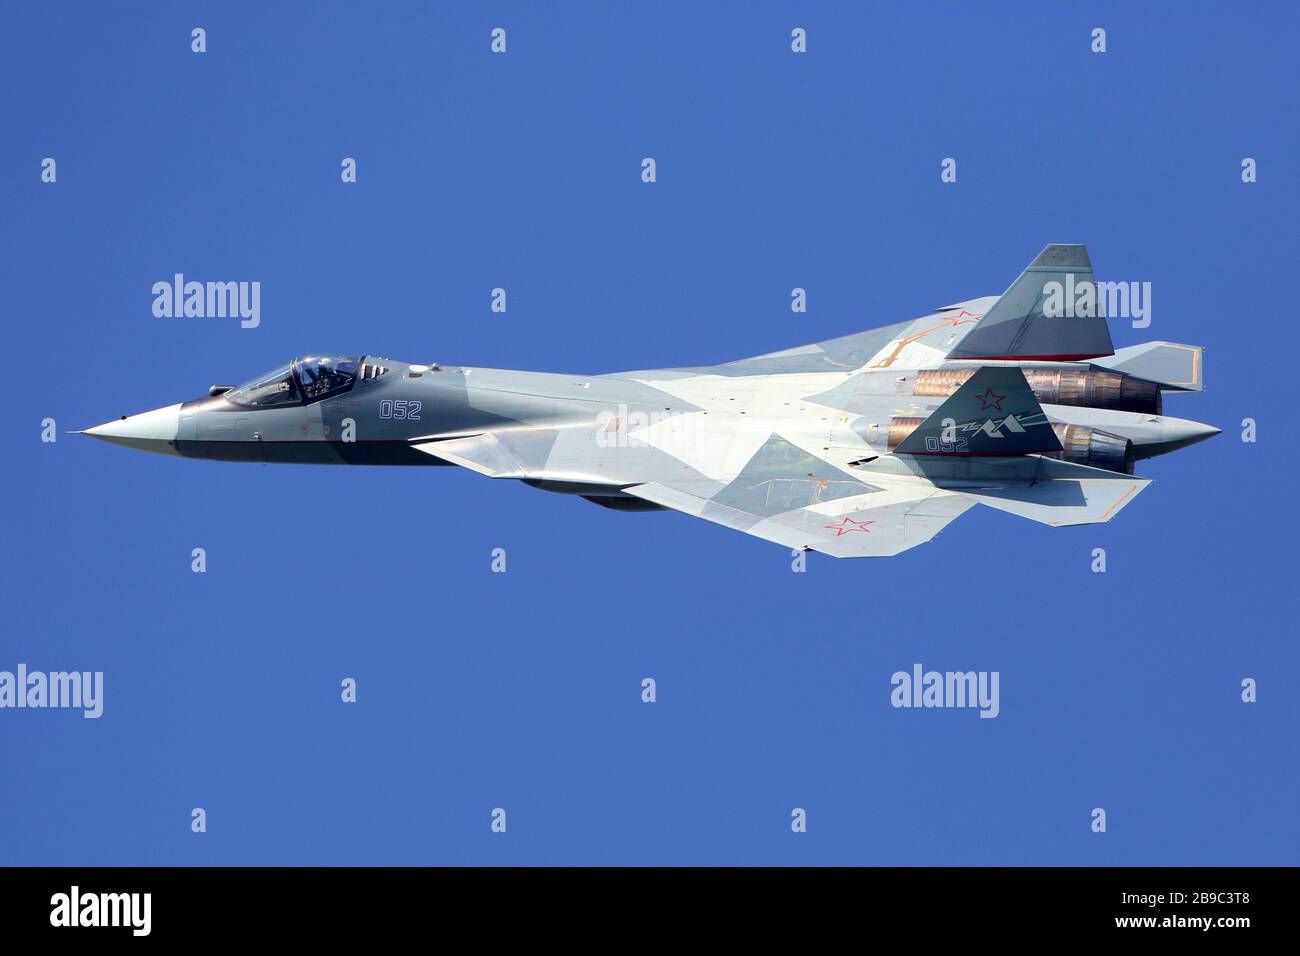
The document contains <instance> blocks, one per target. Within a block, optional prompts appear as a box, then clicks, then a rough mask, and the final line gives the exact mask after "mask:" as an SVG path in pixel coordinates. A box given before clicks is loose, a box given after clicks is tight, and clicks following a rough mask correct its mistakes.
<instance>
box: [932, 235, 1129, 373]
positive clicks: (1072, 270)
mask: <svg viewBox="0 0 1300 956" xmlns="http://www.w3.org/2000/svg"><path fill="white" fill-rule="evenodd" d="M1049 283H1057V284H1058V285H1057V290H1059V291H1057V290H1049V288H1048V284H1049ZM1084 283H1087V284H1088V286H1091V304H1092V308H1088V309H1084V310H1083V311H1085V312H1087V313H1089V314H1088V315H1087V316H1086V317H1080V316H1079V315H1078V314H1077V313H1076V311H1075V309H1074V308H1073V306H1074V304H1075V302H1076V301H1078V300H1077V298H1076V296H1075V291H1076V290H1083V289H1085V285H1084ZM1053 295H1056V296H1059V298H1058V299H1057V301H1058V302H1060V304H1061V305H1062V309H1061V310H1060V311H1059V312H1057V311H1056V310H1053V311H1054V313H1055V314H1056V317H1053V316H1050V315H1047V314H1045V313H1044V308H1043V306H1044V302H1045V301H1047V300H1048V299H1049V297H1050V296H1053ZM1085 301H1086V300H1085ZM1100 312H1101V309H1100V308H1099V307H1097V294H1096V283H1095V282H1094V280H1093V277H1092V262H1091V261H1090V260H1089V259H1088V248H1087V247H1086V246H1082V245H1073V246H1066V245H1056V246H1048V247H1046V248H1045V249H1044V250H1043V251H1042V252H1040V253H1039V254H1038V258H1036V259H1035V260H1034V261H1033V262H1031V263H1030V264H1029V268H1027V269H1025V271H1024V272H1022V273H1020V278H1019V279H1017V280H1016V281H1015V282H1013V283H1012V284H1011V288H1009V289H1007V291H1006V292H1004V293H1002V296H1001V298H999V299H998V300H997V302H995V303H994V304H993V306H992V308H990V309H989V310H988V312H986V313H985V314H984V317H983V318H982V319H980V321H979V323H978V324H977V325H976V326H975V327H974V328H973V329H971V330H970V332H969V333H968V334H967V335H966V337H965V338H964V339H962V340H961V341H960V342H958V343H957V346H956V348H954V349H953V350H952V352H950V353H949V355H948V358H949V359H1019V360H1022V361H1023V360H1029V359H1034V360H1037V361H1045V362H1070V361H1076V360H1079V359H1087V358H1096V357H1098V356H1102V355H1110V354H1111V353H1112V352H1114V350H1115V349H1114V346H1112V345H1111V341H1110V330H1109V329H1108V328H1107V327H1106V319H1105V318H1104V317H1103V316H1102V315H1101V314H1100ZM1062 313H1063V314H1062Z"/></svg>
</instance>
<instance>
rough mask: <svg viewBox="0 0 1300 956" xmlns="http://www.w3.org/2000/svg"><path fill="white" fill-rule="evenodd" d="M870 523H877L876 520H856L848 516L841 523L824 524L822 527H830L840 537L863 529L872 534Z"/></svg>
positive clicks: (865, 532)
mask: <svg viewBox="0 0 1300 956" xmlns="http://www.w3.org/2000/svg"><path fill="white" fill-rule="evenodd" d="M869 524H875V522H874V521H854V520H853V519H852V518H848V517H846V518H845V519H844V520H843V521H841V522H840V523H839V524H824V525H822V527H823V528H830V529H831V530H832V531H834V532H835V537H837V538H838V537H839V536H840V535H844V534H848V533H849V532H850V531H861V532H863V533H864V534H871V529H870V528H868V527H867V525H869Z"/></svg>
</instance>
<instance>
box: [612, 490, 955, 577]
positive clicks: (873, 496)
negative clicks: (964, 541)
mask: <svg viewBox="0 0 1300 956" xmlns="http://www.w3.org/2000/svg"><path fill="white" fill-rule="evenodd" d="M742 480H743V479H737V481H736V482H732V484H731V485H727V486H725V487H724V488H723V489H722V491H721V492H716V491H715V492H714V493H712V496H711V497H709V494H710V488H709V487H708V486H711V485H712V486H714V488H716V482H707V481H706V482H697V483H694V484H695V487H692V486H691V483H676V484H664V483H661V482H649V483H646V484H642V485H633V486H631V487H628V488H625V489H623V490H624V493H626V494H629V495H633V496H635V497H637V498H641V499H643V500H645V501H649V502H652V503H654V504H657V505H659V506H660V507H664V508H672V509H673V510H675V511H680V512H682V513H684V514H688V515H692V516H694V517H697V518H703V519H705V520H706V521H712V522H714V523H715V524H720V525H723V526H724V527H727V528H732V529H734V530H736V531H743V532H745V533H746V534H752V535H754V536H755V537H758V538H763V539H764V540H766V541H773V542H775V543H777V544H781V545H785V546H786V547H788V548H793V549H796V550H812V551H819V552H821V553H822V554H829V555H832V556H834V557H837V558H865V557H885V556H888V555H892V554H898V553H899V552H900V551H906V550H907V549H908V548H914V547H916V546H917V545H918V544H924V543H925V542H926V541H929V540H930V539H931V538H933V537H934V536H935V535H937V534H938V533H939V532H940V531H942V530H943V529H944V527H945V526H946V525H947V524H948V522H950V521H952V520H953V519H954V518H956V517H958V516H959V515H960V514H961V513H962V512H964V511H965V510H966V509H967V508H970V507H972V506H973V505H974V504H975V502H973V501H971V500H970V499H969V498H965V497H963V496H961V495H959V494H954V493H951V492H946V491H942V490H940V489H937V488H935V487H933V486H932V485H930V484H929V483H928V482H923V481H910V482H900V483H896V484H895V485H894V486H893V487H880V486H871V485H864V486H863V487H864V488H865V489H869V490H866V491H865V493H863V494H856V495H852V496H849V497H843V498H837V499H835V500H832V501H816V502H814V503H811V504H807V505H804V506H802V507H794V508H790V509H788V510H780V509H781V505H780V504H775V505H773V504H772V502H773V500H774V497H775V498H778V499H783V500H785V501H786V502H787V503H788V502H789V501H790V498H789V497H788V495H789V494H790V492H791V491H793V492H794V494H795V500H798V497H799V496H800V495H804V494H806V495H813V496H815V495H816V492H817V488H816V484H815V482H808V484H809V485H810V486H811V487H809V488H806V489H799V488H797V487H796V488H791V487H790V484H789V483H791V482H797V481H799V480H800V479H799V478H796V477H790V478H784V479H770V480H769V481H768V482H765V483H764V484H766V485H767V487H741V488H736V485H737V484H739V483H741V482H742ZM773 482H780V483H781V484H779V485H774V484H773ZM729 491H733V492H734V494H728V492H729Z"/></svg>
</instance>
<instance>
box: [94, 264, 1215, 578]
mask: <svg viewBox="0 0 1300 956" xmlns="http://www.w3.org/2000/svg"><path fill="white" fill-rule="evenodd" d="M1062 288H1064V289H1070V290H1084V291H1087V290H1089V289H1090V288H1091V289H1092V290H1094V300H1095V288H1096V286H1095V282H1094V279H1093V273H1092V265H1091V262H1090V260H1089V258H1088V253H1087V250H1086V248H1085V247H1084V246H1082V245H1050V246H1047V247H1046V248H1045V249H1044V250H1043V251H1042V253H1040V254H1039V255H1038V257H1037V258H1036V259H1034V261H1033V262H1032V263H1030V265H1029V267H1028V268H1027V269H1025V271H1024V272H1023V273H1022V274H1021V275H1020V277H1019V278H1018V279H1017V280H1016V281H1015V282H1014V283H1013V284H1012V285H1011V287H1010V288H1009V289H1008V290H1007V291H1006V292H1005V293H1003V294H1002V295H1001V296H987V297H984V298H979V299H971V300H969V301H965V302H957V303H955V304H953V305H947V306H944V307H942V308H939V309H936V310H934V311H933V312H931V313H930V314H929V315H926V316H923V317H921V318H919V319H914V320H912V321H906V322H900V323H897V324H894V325H887V326H884V327H882V328H877V329H872V330H870V331H866V332H858V333H855V334H852V335H846V336H844V337H842V338H837V339H831V340H829V341H825V342H817V343H814V344H812V345H805V346H801V347H799V348H792V349H787V350H785V351H781V352H771V353H768V354H765V355H759V356H756V357H754V358H746V359H740V360H737V361H732V362H727V363H725V364H722V365H715V366H708V367H702V368H674V369H652V370H649V371H634V372H617V373H612V374H607V375H595V376H587V375H557V374H549V373H540V372H520V371H506V370H501V369H491V368H470V367H466V366H453V365H442V364H437V363H428V364H408V363H405V362H397V361H393V360H390V359H384V358H377V357H374V356H370V355H364V356H362V355H334V354H328V355H323V354H316V355H310V356H306V357H303V358H298V359H295V360H294V361H292V362H290V363H288V364H287V365H282V366H280V367H279V368H277V369H275V370H273V371H270V372H267V373H266V374H265V375H260V376H258V377H257V378H255V379H253V380H252V381H250V382H247V383H245V384H243V385H240V386H238V387H233V388H232V387H227V386H213V387H212V388H211V389H209V392H208V394H207V395H206V396H204V397H202V398H198V399H195V400H193V401H188V402H183V403H181V404H178V405H169V406H167V407H165V408H159V409H155V410H154V411H150V412H144V413H143V414H139V415H132V416H130V417H125V416H124V417H123V418H121V419H120V420H118V421H112V422H108V423H106V424H103V425H99V426H97V427H95V428H91V429H88V430H87V431H86V434H89V435H93V436H95V437H96V438H101V439H103V440H105V441H108V442H112V443H114V444H118V445H125V446H128V447H131V448H139V449H144V450H147V451H154V452H161V453H164V454H168V455H178V456H181V457H184V458H211V459H219V460H226V461H253V462H302V463H317V464H347V465H459V466H461V467H464V468H469V469H471V470H473V471H476V472H478V473H480V474H483V475H486V476H488V477H490V478H501V479H514V480H517V481H522V482H524V483H526V484H529V485H532V486H534V487H536V488H540V489H544V490H547V491H554V492H561V493H564V494H571V495H579V496H581V497H583V498H585V499H587V500H588V501H591V502H594V503H595V504H598V505H603V506H605V507H607V508H612V509H616V510H621V511H649V510H662V509H671V510H674V511H681V512H684V513H686V514H688V515H694V516H696V517H699V518H704V519H706V520H708V521H712V522H715V523H717V524H720V525H724V526H725V527H728V528H734V529H736V530H737V531H744V532H746V533H748V534H751V535H754V536H755V537H758V538H763V539H766V540H768V541H772V542H775V543H777V544H780V545H783V546H785V547H787V548H791V549H798V550H811V551H817V552H821V553H824V554H829V555H834V556H836V557H873V556H885V555H894V554H898V553H899V552H901V551H905V550H907V549H909V548H912V547H914V546H916V545H918V544H922V543H924V542H926V541H929V540H931V539H932V538H934V537H935V535H937V534H938V533H939V532H940V531H942V530H943V528H944V527H945V526H946V525H947V524H948V522H950V521H952V520H953V519H954V518H956V517H958V516H959V515H961V514H962V513H963V512H965V511H966V510H967V509H968V508H971V507H973V506H974V505H977V504H981V505H985V506H987V507H990V508H996V509H998V510H999V511H1005V512H1009V513H1010V514H1013V515H1019V516H1021V517H1023V518H1029V519H1031V520H1033V521H1038V522H1042V523H1043V524H1047V525H1076V524H1093V523H1097V522H1104V521H1109V520H1110V519H1111V518H1113V517H1114V516H1115V515H1116V514H1118V513H1119V511H1120V510H1121V509H1122V508H1124V507H1125V506H1127V505H1128V504H1129V503H1130V502H1132V501H1133V499H1134V498H1135V497H1136V496H1137V495H1138V494H1139V493H1140V492H1141V491H1142V490H1143V489H1145V488H1146V486H1147V485H1148V484H1149V483H1150V482H1149V481H1148V480H1147V479H1144V478H1140V477H1137V476H1135V475H1134V465H1135V463H1136V462H1137V461H1140V460H1142V459H1146V458H1150V457H1153V456H1155V455H1163V454H1166V453H1167V452H1171V451H1175V450H1177V449H1180V448H1184V447H1186V446H1188V445H1191V444H1193V443H1195V442H1199V441H1201V440H1203V439H1206V438H1209V437H1211V436H1213V435H1216V434H1218V433H1219V429H1217V428H1213V427H1211V426H1209V425H1202V424H1199V423H1197V422H1193V421H1186V420H1184V419H1181V418H1170V417H1168V416H1166V415H1165V414H1164V413H1163V407H1162V406H1163V400H1164V395H1165V394H1166V393H1169V392H1198V391H1201V390H1202V388H1203V377H1202V376H1203V373H1202V368H1201V358H1202V350H1201V349H1200V348H1199V347H1196V346H1191V345H1178V344H1174V343H1170V342H1148V343H1145V344H1142V345H1135V346H1131V347H1129V348H1123V349H1120V350H1118V351H1116V350H1115V349H1114V348H1113V347H1112V345H1111V338H1110V332H1109V330H1108V328H1107V325H1106V319H1105V317H1104V316H1103V315H1101V314H1099V313H1100V312H1101V311H1102V310H1100V309H1092V310H1088V309H1083V310H1082V312H1083V313H1084V314H1082V315H1080V314H1079V312H1078V311H1077V310H1069V309H1066V310H1061V309H1059V308H1057V307H1053V306H1052V302H1053V296H1054V295H1055V296H1056V297H1057V300H1058V303H1059V298H1060V296H1059V290H1060V289H1062ZM1080 301H1084V300H1083V299H1081V300H1080ZM1062 311H1064V312H1065V313H1066V314H1059V313H1061V312H1062ZM1089 312H1091V313H1092V314H1088V313H1089Z"/></svg>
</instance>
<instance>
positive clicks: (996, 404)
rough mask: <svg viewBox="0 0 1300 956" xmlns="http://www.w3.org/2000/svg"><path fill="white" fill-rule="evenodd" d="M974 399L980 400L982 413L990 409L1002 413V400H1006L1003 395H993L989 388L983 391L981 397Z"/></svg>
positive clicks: (977, 396)
mask: <svg viewBox="0 0 1300 956" xmlns="http://www.w3.org/2000/svg"><path fill="white" fill-rule="evenodd" d="M975 397H976V398H978V399H979V400H980V411H982V412H983V411H987V410H988V409H990V408H996V409H997V410H998V411H1002V399H1004V398H1006V396H1005V395H994V394H993V389H991V388H987V389H985V390H984V394H983V395H976V396H975Z"/></svg>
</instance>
